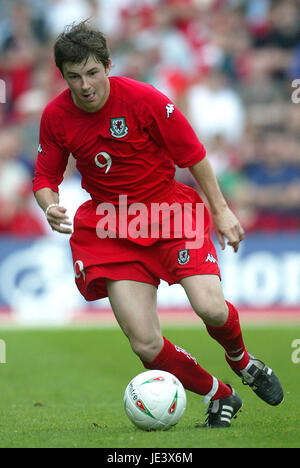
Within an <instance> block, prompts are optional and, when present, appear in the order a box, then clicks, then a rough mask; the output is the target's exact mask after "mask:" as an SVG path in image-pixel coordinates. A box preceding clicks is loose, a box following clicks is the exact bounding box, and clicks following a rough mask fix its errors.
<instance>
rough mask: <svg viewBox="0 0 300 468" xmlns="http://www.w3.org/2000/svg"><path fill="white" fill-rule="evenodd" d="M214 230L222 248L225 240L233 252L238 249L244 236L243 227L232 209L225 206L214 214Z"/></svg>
mask: <svg viewBox="0 0 300 468" xmlns="http://www.w3.org/2000/svg"><path fill="white" fill-rule="evenodd" d="M214 223H215V230H216V234H217V237H218V240H219V243H220V245H221V248H222V250H224V249H225V246H226V241H225V239H227V240H228V242H227V244H228V245H230V246H231V247H232V248H233V250H234V251H235V252H237V251H238V249H239V244H240V242H241V241H242V240H243V239H244V237H245V232H244V229H243V228H242V226H241V224H240V222H239V221H238V219H237V218H236V216H235V215H234V214H233V213H232V211H231V210H230V209H229V208H228V207H227V208H225V209H224V210H222V211H221V212H219V213H217V214H215V215H214Z"/></svg>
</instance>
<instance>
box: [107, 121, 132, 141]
mask: <svg viewBox="0 0 300 468" xmlns="http://www.w3.org/2000/svg"><path fill="white" fill-rule="evenodd" d="M110 133H111V135H112V136H113V137H114V138H124V137H125V136H126V135H127V133H128V127H127V124H126V119H125V117H115V118H113V119H110Z"/></svg>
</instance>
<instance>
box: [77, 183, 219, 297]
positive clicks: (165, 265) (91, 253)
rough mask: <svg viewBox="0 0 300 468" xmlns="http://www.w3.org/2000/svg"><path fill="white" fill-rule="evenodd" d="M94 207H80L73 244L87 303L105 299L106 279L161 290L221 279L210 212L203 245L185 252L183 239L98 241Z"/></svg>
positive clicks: (107, 238)
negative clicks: (191, 279)
mask: <svg viewBox="0 0 300 468" xmlns="http://www.w3.org/2000/svg"><path fill="white" fill-rule="evenodd" d="M188 189H189V191H187V190H186V188H184V189H183V191H184V192H185V194H186V193H189V196H190V194H191V192H190V191H191V189H190V188H188ZM180 190H181V189H180ZM192 194H193V197H194V199H195V197H196V199H197V200H199V201H200V202H201V203H202V204H203V202H202V200H201V198H200V197H199V195H198V194H197V192H195V191H194V190H193V191H192ZM181 199H182V197H181ZM194 201H195V200H194ZM96 207H97V204H96V203H95V202H94V201H92V200H90V201H88V202H86V203H84V204H83V205H81V206H80V207H79V209H78V210H77V213H76V215H75V219H74V233H73V234H72V236H71V239H70V245H71V250H72V255H73V263H74V272H75V281H76V285H77V287H78V289H79V291H80V293H81V294H82V295H83V296H84V298H85V299H86V300H87V301H94V300H96V299H101V298H104V297H107V288H106V279H107V278H108V279H111V280H134V281H140V282H143V283H150V284H153V285H154V286H156V287H158V286H159V283H160V280H164V281H166V282H168V283H169V284H170V285H171V284H175V283H179V282H180V281H181V280H182V279H183V278H186V277H188V276H193V275H207V274H209V275H218V276H219V277H220V270H219V266H218V263H217V254H216V250H215V247H214V245H213V243H212V241H211V238H210V229H209V228H210V220H209V214H208V211H207V209H206V208H204V210H205V211H204V226H203V241H202V243H203V245H202V246H201V247H200V248H189V249H187V248H186V246H187V240H188V241H190V240H191V239H187V238H185V237H182V238H160V239H152V240H151V241H150V242H147V241H146V242H145V240H143V239H141V240H139V239H136V240H132V239H128V238H119V237H116V238H111V237H106V238H99V237H98V235H97V232H96V226H97V223H98V221H99V216H98V215H97V214H96ZM145 244H146V245H145Z"/></svg>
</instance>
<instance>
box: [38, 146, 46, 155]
mask: <svg viewBox="0 0 300 468" xmlns="http://www.w3.org/2000/svg"><path fill="white" fill-rule="evenodd" d="M38 152H39V153H42V154H45V155H46V153H45V152H44V151H43V148H42V145H41V144H39V147H38Z"/></svg>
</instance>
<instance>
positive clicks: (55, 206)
mask: <svg viewBox="0 0 300 468" xmlns="http://www.w3.org/2000/svg"><path fill="white" fill-rule="evenodd" d="M35 198H36V201H37V202H38V204H39V206H40V207H41V208H42V210H43V211H44V213H45V215H46V218H47V221H48V223H49V225H50V227H51V229H52V230H53V231H57V232H60V233H62V234H71V233H72V229H71V228H69V227H67V226H71V225H72V223H71V222H70V221H69V218H68V216H67V214H66V211H67V210H66V208H64V207H63V206H60V205H59V196H58V194H57V193H56V192H54V191H53V190H51V189H50V188H48V187H45V188H42V189H41V190H38V191H37V192H36V193H35Z"/></svg>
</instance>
